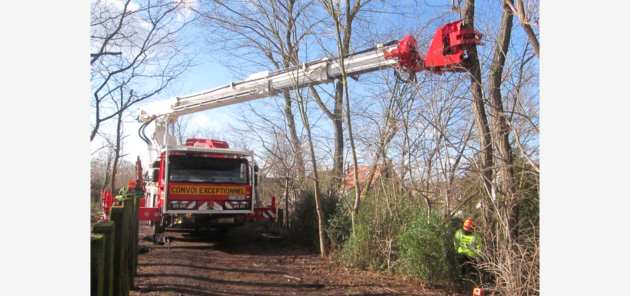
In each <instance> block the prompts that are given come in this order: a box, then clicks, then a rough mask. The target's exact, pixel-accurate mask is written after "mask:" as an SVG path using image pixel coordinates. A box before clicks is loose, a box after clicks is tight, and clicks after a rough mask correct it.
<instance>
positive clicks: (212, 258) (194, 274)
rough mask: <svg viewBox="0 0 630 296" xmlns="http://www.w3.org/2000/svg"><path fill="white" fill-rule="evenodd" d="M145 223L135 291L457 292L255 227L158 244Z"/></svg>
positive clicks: (182, 235) (173, 235)
mask: <svg viewBox="0 0 630 296" xmlns="http://www.w3.org/2000/svg"><path fill="white" fill-rule="evenodd" d="M150 234H151V228H150V227H149V226H148V225H146V224H142V225H140V238H141V240H140V246H139V249H140V250H141V253H140V255H139V256H138V269H137V276H136V279H135V284H134V289H133V290H132V292H131V295H454V294H449V293H446V292H445V291H442V290H438V289H430V288H427V287H425V286H424V284H423V283H422V282H421V281H418V280H412V279H406V278H403V277H401V276H387V275H383V274H379V273H373V272H367V271H360V270H356V269H351V268H345V267H343V266H340V265H338V264H334V263H332V262H330V261H329V260H324V259H321V258H320V257H319V255H318V254H316V253H314V252H312V251H308V250H305V249H304V248H301V247H296V246H289V245H286V243H285V241H284V240H283V239H281V238H277V237H269V236H265V235H263V233H262V232H256V231H255V230H253V229H244V228H235V229H231V230H230V231H229V232H228V233H226V234H225V235H218V234H212V233H208V232H204V233H199V232H194V231H192V230H174V231H168V232H167V237H168V239H169V242H168V243H167V244H165V245H155V244H153V243H152V241H151V240H150Z"/></svg>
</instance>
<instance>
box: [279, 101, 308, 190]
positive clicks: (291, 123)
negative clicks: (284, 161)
mask: <svg viewBox="0 0 630 296" xmlns="http://www.w3.org/2000/svg"><path fill="white" fill-rule="evenodd" d="M284 116H285V117H286V119H287V125H288V127H289V133H290V134H291V135H290V136H291V145H292V146H293V149H294V150H293V151H294V157H295V165H296V166H297V171H298V177H299V178H300V180H304V179H305V178H306V171H305V168H304V159H303V156H302V145H301V143H300V138H298V135H297V129H296V128H295V117H294V115H293V107H292V102H291V95H290V94H289V93H288V92H286V93H285V94H284Z"/></svg>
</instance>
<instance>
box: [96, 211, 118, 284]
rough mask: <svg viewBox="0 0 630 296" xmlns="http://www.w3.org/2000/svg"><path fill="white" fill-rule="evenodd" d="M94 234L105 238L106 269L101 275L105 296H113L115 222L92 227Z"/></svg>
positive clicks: (105, 222) (106, 222)
mask: <svg viewBox="0 0 630 296" xmlns="http://www.w3.org/2000/svg"><path fill="white" fill-rule="evenodd" d="M92 233H94V234H102V235H104V237H105V247H104V249H103V253H104V255H105V260H104V263H105V267H104V269H103V273H102V274H99V276H101V277H102V278H103V294H102V295H103V296H113V293H114V292H113V288H114V222H111V221H99V222H97V223H96V224H94V226H93V227H92Z"/></svg>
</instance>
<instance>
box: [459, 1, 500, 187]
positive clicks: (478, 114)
mask: <svg viewBox="0 0 630 296" xmlns="http://www.w3.org/2000/svg"><path fill="white" fill-rule="evenodd" d="M464 24H465V25H466V26H467V27H470V28H474V27H475V0H466V14H465V17H464ZM468 58H469V65H468V67H469V68H468V71H469V72H470V81H471V91H472V101H473V107H474V112H475V125H476V127H477V132H478V133H479V146H480V157H479V158H480V161H479V171H480V173H481V177H482V184H483V185H484V188H485V190H486V193H487V194H488V196H490V194H491V192H492V166H493V159H492V137H491V134H490V126H489V125H488V116H487V115H486V109H485V106H484V100H483V92H482V88H481V68H480V66H479V58H478V56H477V48H476V47H475V46H471V47H469V48H468Z"/></svg>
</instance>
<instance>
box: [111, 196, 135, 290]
mask: <svg viewBox="0 0 630 296" xmlns="http://www.w3.org/2000/svg"><path fill="white" fill-rule="evenodd" d="M124 205H125V201H124V200H123V206H122V207H120V206H117V207H112V208H111V220H112V221H114V234H115V239H114V295H115V296H127V295H129V290H130V289H129V268H128V266H129V265H128V262H129V260H128V256H129V236H128V233H129V231H128V229H129V228H128V227H127V220H128V215H129V213H126V212H128V210H129V209H131V208H130V207H125V206H124ZM125 208H126V209H125Z"/></svg>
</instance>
